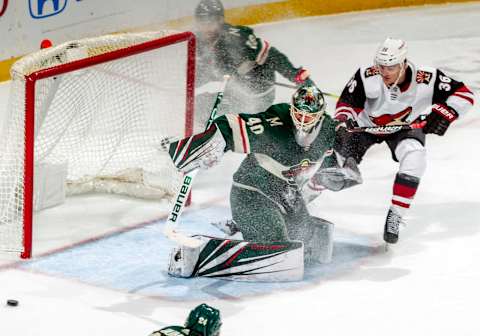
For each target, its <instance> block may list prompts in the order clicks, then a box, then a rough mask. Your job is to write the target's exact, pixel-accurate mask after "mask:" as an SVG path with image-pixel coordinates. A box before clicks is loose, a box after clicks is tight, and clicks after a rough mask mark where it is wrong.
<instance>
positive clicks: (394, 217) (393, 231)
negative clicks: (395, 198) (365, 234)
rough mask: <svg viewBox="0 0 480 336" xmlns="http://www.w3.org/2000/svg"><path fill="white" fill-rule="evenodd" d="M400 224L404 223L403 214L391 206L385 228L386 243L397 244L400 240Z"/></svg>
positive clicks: (384, 237)
mask: <svg viewBox="0 0 480 336" xmlns="http://www.w3.org/2000/svg"><path fill="white" fill-rule="evenodd" d="M400 224H403V222H402V215H401V214H400V213H399V212H398V210H396V209H395V208H394V207H390V209H389V210H388V214H387V219H386V220H385V227H384V230H383V240H385V242H386V243H388V244H395V243H396V242H397V241H398V234H399V231H400Z"/></svg>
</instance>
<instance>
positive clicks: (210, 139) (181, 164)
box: [168, 124, 227, 173]
mask: <svg viewBox="0 0 480 336" xmlns="http://www.w3.org/2000/svg"><path fill="white" fill-rule="evenodd" d="M226 146H227V144H226V142H225V139H224V138H223V136H222V133H221V132H220V131H219V130H218V129H217V126H216V125H215V124H213V125H212V126H210V128H209V129H207V130H206V131H205V132H203V133H199V134H196V135H193V136H190V137H186V138H184V139H182V140H180V141H174V142H172V143H170V145H169V151H168V153H169V155H170V157H171V158H172V160H173V163H174V164H175V166H176V167H177V168H178V170H180V171H182V172H184V173H188V172H190V171H192V170H194V169H197V168H200V169H208V168H210V167H213V166H214V165H216V164H217V163H218V162H220V159H221V158H222V156H223V153H224V151H225V148H226Z"/></svg>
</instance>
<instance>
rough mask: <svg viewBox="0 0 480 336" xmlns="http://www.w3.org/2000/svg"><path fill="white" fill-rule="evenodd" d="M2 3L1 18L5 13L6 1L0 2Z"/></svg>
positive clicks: (0, 8)
mask: <svg viewBox="0 0 480 336" xmlns="http://www.w3.org/2000/svg"><path fill="white" fill-rule="evenodd" d="M0 1H1V2H2V6H1V7H0V16H2V15H3V14H4V13H5V12H6V11H7V6H8V0H0Z"/></svg>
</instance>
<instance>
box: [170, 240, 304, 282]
mask: <svg viewBox="0 0 480 336" xmlns="http://www.w3.org/2000/svg"><path fill="white" fill-rule="evenodd" d="M196 238H197V239H202V240H203V241H204V243H203V244H202V245H201V246H199V247H197V248H189V247H186V246H179V247H176V248H174V249H173V251H172V253H171V255H170V265H169V269H168V274H170V275H172V276H175V277H182V278H192V277H197V276H207V277H217V278H223V279H226V280H239V281H275V282H278V281H299V280H302V279H303V270H304V269H303V243H302V242H300V241H282V242H268V243H256V242H248V241H243V240H229V239H221V238H212V237H207V236H196Z"/></svg>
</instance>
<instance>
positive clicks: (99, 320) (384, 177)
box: [0, 3, 480, 336]
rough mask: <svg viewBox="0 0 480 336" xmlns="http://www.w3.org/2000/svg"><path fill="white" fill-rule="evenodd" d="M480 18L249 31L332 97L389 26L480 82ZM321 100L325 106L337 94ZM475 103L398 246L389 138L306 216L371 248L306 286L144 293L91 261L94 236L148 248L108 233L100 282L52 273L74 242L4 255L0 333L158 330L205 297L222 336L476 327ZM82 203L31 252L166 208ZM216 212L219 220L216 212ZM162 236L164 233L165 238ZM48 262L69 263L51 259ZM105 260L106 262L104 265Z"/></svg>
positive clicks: (198, 196) (42, 233)
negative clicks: (390, 218) (28, 262)
mask: <svg viewBox="0 0 480 336" xmlns="http://www.w3.org/2000/svg"><path fill="white" fill-rule="evenodd" d="M479 19H480V4H479V3H469V4H462V5H442V6H433V7H416V8H407V9H396V10H381V11H372V12H365V13H357V14H344V15H333V16H326V17H318V18H307V19H300V20H294V21H288V22H281V23H275V24H265V25H259V26H257V27H256V32H257V33H258V35H259V36H261V37H263V38H265V39H267V40H268V41H270V42H271V44H272V45H274V46H276V47H277V48H278V49H280V50H282V51H284V52H285V53H286V54H287V55H288V56H289V58H290V59H291V60H292V61H293V62H294V63H295V64H301V65H303V66H304V67H306V68H308V69H310V71H311V72H312V76H313V78H314V79H315V81H316V82H317V84H318V85H319V86H320V87H321V88H323V89H324V91H327V92H332V93H339V92H340V91H341V89H342V88H343V85H344V84H345V83H346V81H347V80H348V79H349V77H350V76H351V75H352V74H353V72H354V71H355V70H356V69H357V68H358V67H359V66H360V65H365V64H368V63H370V62H371V60H372V54H373V52H374V50H375V48H376V47H377V45H378V43H379V42H381V41H382V40H383V39H384V38H385V37H386V36H392V37H401V38H404V39H406V40H407V41H408V43H409V49H410V52H409V57H410V59H411V60H412V61H413V62H415V63H418V64H426V65H433V66H436V67H439V68H442V69H444V70H445V71H446V72H447V73H449V74H451V75H453V76H454V77H457V78H459V79H462V80H464V81H465V82H466V83H467V84H468V85H470V87H471V88H473V89H475V90H477V92H478V90H479V88H480V61H479V55H480V26H479V25H478V22H479ZM7 92H8V83H7V84H2V85H0V100H1V101H2V102H6V96H7ZM290 93H291V91H289V90H287V89H283V88H280V89H279V90H278V98H277V99H278V100H279V101H281V100H285V99H288V96H289V94H290ZM329 103H330V110H331V108H332V106H333V105H334V101H329ZM4 105H5V104H3V103H2V106H0V111H1V110H3V109H4V107H5V106H4ZM479 112H480V111H479V108H478V106H477V107H476V108H475V109H474V110H472V111H471V112H470V114H469V115H468V116H467V117H465V118H464V119H462V120H459V121H458V122H456V123H455V124H454V125H453V126H452V128H451V129H450V130H449V131H448V132H447V135H446V136H445V137H437V136H429V137H428V144H427V149H428V168H427V172H426V174H425V177H424V178H423V179H422V182H421V186H420V189H419V191H418V195H417V197H416V199H415V202H414V205H413V207H412V209H411V211H410V213H409V214H410V216H409V221H408V226H407V227H406V228H405V229H404V230H403V231H402V232H401V238H400V242H399V244H398V245H396V246H394V247H393V248H392V249H391V250H390V251H389V252H388V253H385V252H384V251H382V239H381V235H382V231H383V221H384V217H385V215H386V210H387V207H388V205H389V202H390V197H391V188H392V183H393V177H394V174H395V172H396V164H395V163H394V162H393V161H392V160H391V158H390V154H389V151H388V149H387V147H386V146H384V145H380V146H377V147H374V148H372V149H371V150H370V151H369V152H368V153H367V156H366V158H365V159H364V162H363V163H362V165H361V170H362V172H363V176H364V181H365V182H364V184H363V185H361V186H359V187H356V188H353V189H351V190H347V191H344V192H340V193H328V194H327V193H325V194H324V195H322V196H321V197H320V198H319V199H318V200H316V201H315V203H314V204H313V205H312V207H311V211H312V212H313V213H315V214H317V215H319V216H322V217H325V218H327V219H329V220H331V221H333V222H334V223H335V224H336V228H337V232H338V236H337V237H338V238H339V239H340V238H342V239H344V238H345V237H347V239H348V238H351V239H358V240H359V241H361V242H362V244H364V246H366V247H367V248H369V253H367V255H366V256H363V257H361V258H358V259H357V260H356V261H355V262H353V263H351V264H347V266H346V267H345V266H343V267H341V268H339V269H337V270H333V271H332V272H330V273H327V274H325V275H324V276H321V277H317V278H316V280H315V281H312V282H309V283H305V284H304V285H303V286H297V287H294V288H290V289H287V288H283V289H282V288H280V289H278V290H274V291H267V292H265V293H264V294H261V295H258V294H255V293H251V294H250V295H245V296H242V295H240V298H235V297H236V296H235V293H231V294H232V295H231V297H232V298H230V299H229V296H228V295H226V294H228V293H225V292H224V294H225V295H223V296H220V297H218V298H215V297H208V299H198V298H196V297H193V298H192V299H190V300H189V299H188V298H187V297H188V295H187V296H185V297H184V298H183V299H182V300H180V301H179V300H173V299H172V298H171V296H169V295H167V294H166V295H156V296H153V295H148V294H142V292H137V291H127V290H121V289H118V288H117V287H116V286H115V285H116V283H117V282H121V280H122V277H123V276H124V275H125V274H129V273H131V271H132V269H136V268H137V267H138V265H136V264H135V263H131V264H127V265H128V266H129V267H125V268H123V269H116V271H117V273H116V275H115V277H116V278H115V279H113V278H112V275H111V273H109V272H106V271H105V273H103V271H102V269H98V264H99V263H101V261H102V259H104V258H106V255H108V251H105V250H104V251H102V250H101V247H102V246H103V248H105V249H118V251H121V252H119V253H123V255H122V254H120V256H121V257H122V258H131V257H132V255H133V256H136V257H137V258H138V260H140V259H142V258H146V257H148V258H151V257H152V256H151V255H149V256H144V255H141V254H138V255H137V252H138V251H137V250H136V249H135V244H133V248H132V246H131V245H122V246H120V247H119V246H114V245H115V244H117V243H115V242H113V243H112V244H111V246H110V245H108V244H105V245H101V244H99V245H97V246H100V247H99V248H100V250H97V251H94V252H92V253H95V252H96V254H93V255H92V254H89V257H90V258H91V263H92V266H91V267H86V269H85V270H84V274H86V275H88V276H90V277H93V276H94V277H96V279H97V280H98V279H102V280H103V281H100V282H96V284H97V285H91V284H89V282H88V279H87V280H85V278H81V279H78V278H75V277H70V276H68V274H69V273H68V272H67V271H65V272H64V273H54V272H53V273H52V272H48V270H50V269H49V267H51V270H53V269H55V268H56V267H57V268H58V267H60V266H61V267H66V268H68V271H72V272H73V271H75V272H77V273H78V272H81V271H82V270H80V271H79V270H78V265H79V264H78V260H77V259H76V258H77V255H76V254H74V252H75V251H78V250H79V249H81V248H82V245H80V246H79V247H77V248H71V249H67V250H66V254H65V256H66V257H65V258H64V259H47V260H46V261H45V262H44V261H43V259H42V258H39V261H38V262H37V264H34V265H37V266H38V267H36V266H34V267H29V266H25V265H18V264H16V265H14V266H12V267H6V266H8V265H11V264H9V262H11V260H7V259H5V260H3V261H2V264H0V265H4V267H3V268H1V266H0V335H2V336H3V335H22V336H30V335H32V336H33V335H35V336H38V335H52V336H57V335H65V334H67V335H71V336H77V335H78V336H80V335H81V336H85V335H91V336H96V335H98V336H100V335H102V336H104V335H113V334H116V335H129V336H134V335H135V336H136V335H138V336H141V335H148V334H149V333H150V332H152V331H153V330H155V329H159V328H161V327H163V326H166V325H169V324H181V323H183V321H184V319H185V316H186V314H187V313H188V311H189V310H190V309H191V308H192V307H194V306H195V305H196V304H198V303H200V302H204V301H206V302H207V303H209V304H211V305H213V306H216V307H218V308H219V309H220V310H221V313H222V316H223V327H222V335H229V336H240V335H241V336H245V335H307V334H312V335H325V336H330V335H331V336H341V335H349V336H350V335H388V336H394V335H402V336H404V335H461V336H467V335H472V336H473V335H479V334H480V326H479V324H478V322H477V321H476V318H477V317H476V316H478V305H479V302H480V289H479V284H480V264H479V261H478V259H477V258H479V259H480V232H479V231H480V230H479V229H480V226H479V225H480V223H479V222H480V200H479V198H478V190H479V189H480V182H479V178H478V176H477V175H478V172H477V168H478V166H480V159H479V158H477V152H478V149H477V147H476V146H477V145H478V144H479V143H480V134H479V132H478V131H477V129H478V127H479V126H480V117H479V116H478V113H479ZM240 159H241V156H239V155H234V154H230V155H227V156H226V158H225V161H224V162H223V163H222V164H221V166H219V167H217V168H215V169H213V170H211V171H208V172H205V173H202V174H201V176H200V177H199V179H198V181H196V184H195V191H196V192H195V196H194V206H193V207H192V208H191V209H189V210H187V213H186V214H185V215H186V218H188V216H198V214H200V215H202V214H203V216H205V218H204V219H205V220H209V219H210V218H208V214H209V209H220V210H218V211H216V212H215V213H216V214H224V212H225V209H227V208H226V206H227V205H228V189H229V184H230V180H231V174H232V173H233V171H234V169H235V167H236V165H237V164H238V162H239V160H240ZM219 175H222V177H221V178H218V176H219ZM80 200H81V202H78V201H79V199H76V200H70V201H69V202H67V204H66V207H64V210H59V209H50V210H47V211H45V212H44V213H41V214H38V215H37V216H36V224H35V240H34V248H35V250H34V252H35V254H36V255H37V256H40V255H41V254H43V253H49V252H51V251H53V250H55V249H64V248H65V247H66V246H67V247H68V246H72V245H74V244H77V243H81V242H83V241H85V240H86V239H89V238H91V237H92V236H97V237H98V236H99V235H101V234H108V233H111V232H114V231H118V230H121V228H122V227H129V226H131V225H132V223H141V222H142V221H146V220H151V219H154V218H158V217H162V216H164V215H165V211H166V208H165V207H163V208H161V207H159V205H158V204H157V203H154V202H147V203H142V202H139V201H131V200H125V199H115V200H116V202H112V201H111V200H110V201H109V203H108V206H105V200H104V199H103V198H102V197H101V196H95V197H86V198H83V199H80ZM112 207H115V208H118V210H119V211H120V213H118V211H117V215H116V217H112V216H109V215H108V211H111V208H112ZM65 209H66V210H65ZM67 211H68V213H69V216H68V218H65V215H64V214H65V212H67ZM62 216H64V217H63V219H62ZM51 218H54V219H53V220H52V219H51ZM217 219H221V218H211V220H217ZM154 235H155V233H152V236H153V237H152V242H153V244H152V245H154V243H155V236H154ZM352 237H353V238H352ZM142 242H143V241H142ZM158 242H159V243H158V244H159V245H161V244H162V243H164V240H163V238H160V237H159V239H158ZM129 243H131V242H125V244H129ZM147 243H148V242H147ZM122 244H123V243H122ZM117 245H118V244H117ZM109 246H110V247H109ZM70 250H71V251H72V254H71V255H70V254H68V253H69V251H70ZM115 251H116V250H115ZM117 254H118V253H117ZM52 255H53V256H55V255H56V254H55V253H53V254H52ZM69 256H71V257H70V259H69ZM84 256H85V254H84V255H83V257H84ZM158 258H159V260H162V259H165V258H166V256H165V255H159V256H158ZM334 259H335V256H334ZM49 260H50V262H51V263H50V264H48V261H49ZM57 260H61V262H62V263H66V265H63V264H62V265H59V263H60V261H57ZM133 260H134V259H133ZM42 263H43V264H42ZM158 264H159V269H149V270H145V271H144V272H145V273H148V272H150V273H151V272H153V273H155V272H158V273H159V274H161V273H164V272H165V269H164V268H163V269H162V263H161V262H159V263H158ZM335 265H336V264H335ZM94 266H95V268H94ZM107 266H109V267H110V268H112V266H113V268H114V266H115V265H104V266H102V267H105V269H107ZM42 267H43V268H42ZM45 267H46V268H47V271H46V268H45ZM165 267H166V265H165ZM92 269H95V272H94V274H92V272H91V271H92ZM55 274H56V275H55ZM141 275H142V271H141V270H140V272H139V276H141ZM102 277H103V278H102ZM98 283H102V284H107V285H98ZM110 284H111V285H110ZM217 285H218V284H217ZM186 286H187V287H186ZM225 286H228V285H225ZM175 287H177V288H175ZM245 288H246V287H245V286H242V289H243V290H245ZM253 288H254V287H252V289H253ZM210 289H212V288H210ZM169 290H172V291H177V292H181V291H183V290H188V283H185V282H181V283H180V282H179V283H178V286H175V284H172V283H170V287H169ZM212 290H219V291H221V288H214V289H212ZM247 290H248V288H247ZM9 298H14V299H18V300H19V301H20V305H19V306H18V307H15V308H13V307H7V306H4V305H3V304H4V302H5V301H6V300H7V299H9Z"/></svg>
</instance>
